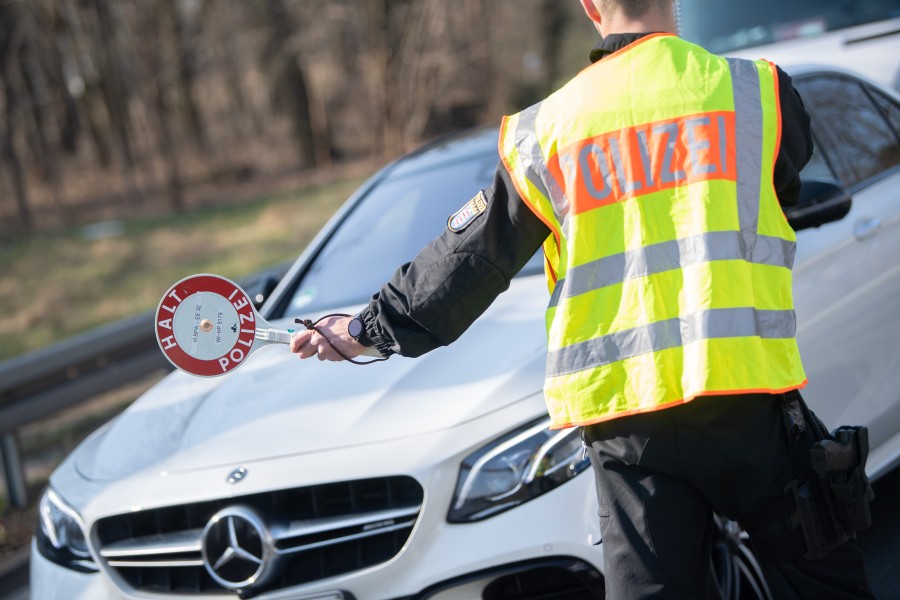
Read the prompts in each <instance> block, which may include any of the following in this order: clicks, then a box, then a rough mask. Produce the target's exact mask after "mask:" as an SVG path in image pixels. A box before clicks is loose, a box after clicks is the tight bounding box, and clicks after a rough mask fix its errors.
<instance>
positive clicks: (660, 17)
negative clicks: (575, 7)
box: [581, 0, 676, 36]
mask: <svg viewBox="0 0 900 600" xmlns="http://www.w3.org/2000/svg"><path fill="white" fill-rule="evenodd" d="M581 5H582V7H584V12H585V13H586V14H587V16H588V18H589V19H590V20H591V21H593V23H594V26H595V27H596V28H597V31H599V32H600V35H602V36H607V35H609V34H611V33H648V32H651V31H667V32H671V33H676V25H675V6H674V5H675V0H581Z"/></svg>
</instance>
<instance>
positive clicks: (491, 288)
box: [360, 34, 812, 356]
mask: <svg viewBox="0 0 900 600" xmlns="http://www.w3.org/2000/svg"><path fill="white" fill-rule="evenodd" d="M644 35H646V34H614V35H610V36H607V37H606V38H604V39H603V40H602V41H601V42H600V44H599V45H598V46H597V47H596V48H595V49H594V50H593V51H592V52H591V61H592V62H596V61H598V60H601V59H602V58H603V57H604V56H606V55H607V54H610V53H612V52H615V51H616V50H619V49H621V48H623V47H625V46H626V45H628V44H630V43H632V42H634V41H636V40H637V39H639V38H641V37H643V36H644ZM778 77H779V90H780V101H781V113H782V140H781V148H780V152H779V154H778V157H777V159H776V162H775V176H774V179H775V189H776V191H777V193H778V198H779V201H780V202H781V204H782V206H785V207H787V206H792V205H794V204H796V202H797V200H798V198H799V195H800V175H799V173H800V169H802V168H803V165H805V164H806V162H807V161H808V160H809V157H810V155H811V154H812V138H811V136H810V132H809V116H808V115H807V113H806V110H805V109H804V108H803V103H802V101H801V100H800V96H799V95H798V94H797V92H796V91H795V90H794V88H793V85H792V84H791V78H790V76H788V75H787V74H786V73H785V72H784V71H782V70H781V69H778ZM473 192H474V190H473ZM484 194H485V197H486V199H487V209H486V210H485V211H484V212H482V213H481V214H480V215H478V217H476V220H475V221H473V222H472V223H471V224H470V225H468V226H467V227H466V228H465V229H463V230H462V231H461V232H459V233H455V232H453V231H450V230H449V229H445V230H444V232H443V233H442V234H441V235H440V236H438V237H437V238H436V239H434V240H433V241H432V242H430V243H429V244H428V245H427V246H425V248H423V249H422V251H421V252H419V254H418V255H417V256H416V257H415V258H414V259H413V260H412V262H410V263H407V264H405V265H403V266H402V267H400V268H399V269H397V271H396V272H395V273H394V275H393V277H392V278H391V280H390V281H389V282H388V283H386V284H385V285H384V286H383V287H382V288H381V290H379V291H378V293H377V294H375V295H374V296H373V297H372V300H371V301H370V302H369V305H368V306H367V307H366V308H365V309H364V310H363V311H362V313H360V317H361V318H362V320H363V322H364V323H365V326H366V335H367V336H368V337H369V339H370V340H371V341H372V343H373V344H374V345H375V347H376V348H378V350H379V351H381V353H382V354H384V355H385V356H387V355H390V354H394V353H396V354H401V355H403V356H419V355H421V354H424V353H426V352H428V351H429V350H433V349H434V348H437V347H439V346H445V345H447V344H449V343H451V342H453V341H454V340H456V339H457V338H458V337H459V336H460V335H462V333H463V332H464V331H465V330H466V329H467V328H468V327H469V326H470V325H471V324H472V323H473V322H474V321H475V319H477V318H478V317H479V315H481V313H483V312H484V310H485V309H487V307H488V306H489V305H490V304H491V303H492V302H493V301H494V299H495V298H496V297H497V296H498V295H499V294H500V293H501V292H503V291H504V290H506V288H507V287H509V282H510V280H511V279H512V278H513V276H515V274H516V273H517V272H518V271H519V269H521V268H522V267H523V266H524V265H525V263H526V262H528V259H529V258H531V256H532V255H533V254H534V253H535V252H536V251H537V249H538V248H539V247H540V246H541V243H542V242H543V241H544V240H545V239H546V238H547V236H548V235H550V230H549V229H548V227H547V226H546V225H545V224H544V223H543V222H542V221H540V220H539V219H538V218H537V216H535V214H534V213H532V212H531V210H530V209H529V208H528V206H527V205H526V204H525V202H524V201H523V200H522V199H521V198H520V197H519V195H518V192H517V191H516V189H515V187H513V184H512V180H511V179H510V177H509V174H508V173H507V172H506V169H505V168H504V167H503V165H502V164H499V165H498V167H497V171H496V174H495V175H494V181H493V183H492V185H491V187H490V188H488V189H486V190H484ZM465 201H466V198H460V206H462V205H463V203H465Z"/></svg>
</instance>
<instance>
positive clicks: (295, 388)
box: [74, 276, 547, 481]
mask: <svg viewBox="0 0 900 600" xmlns="http://www.w3.org/2000/svg"><path fill="white" fill-rule="evenodd" d="M546 303H547V288H546V286H545V284H544V281H543V277H541V276H529V277H521V278H518V279H516V280H514V281H513V283H512V285H511V287H510V289H509V290H508V291H507V292H505V293H504V294H502V295H501V296H500V297H499V298H498V300H497V301H496V302H495V303H494V305H493V306H492V307H491V308H490V309H489V310H488V312H487V313H486V314H485V315H484V316H482V317H481V318H480V319H479V320H478V321H477V322H476V323H475V324H474V325H473V326H472V327H471V328H470V329H469V330H468V331H467V332H466V333H465V334H464V335H463V336H462V337H461V338H460V339H459V340H458V341H457V342H455V343H454V344H453V345H452V346H449V347H446V348H440V349H438V350H435V351H433V352H431V353H429V354H427V355H425V356H423V357H420V358H417V359H409V358H403V357H400V356H394V357H391V359H390V360H389V361H387V362H384V363H377V364H373V365H370V366H365V367H362V366H357V365H352V364H350V363H321V362H319V361H316V360H307V361H300V360H299V359H297V358H296V357H295V356H294V355H292V354H291V353H290V352H289V351H288V349H287V348H286V347H285V346H280V345H276V346H268V347H264V348H262V349H260V350H259V351H257V352H255V353H254V354H253V355H252V356H251V357H249V358H248V359H247V363H246V364H244V365H242V366H241V367H240V368H239V369H237V370H236V371H233V372H231V373H229V374H227V375H224V376H222V377H217V378H198V377H193V376H190V375H187V374H184V373H181V372H175V373H172V374H171V375H169V376H168V377H166V378H165V379H164V380H163V381H162V382H160V383H159V384H157V385H156V386H154V387H153V388H152V389H151V390H149V391H148V392H147V393H146V394H144V395H143V396H142V397H141V398H139V399H138V400H137V401H136V402H135V403H134V404H133V405H131V406H130V407H129V408H128V409H127V410H126V411H125V412H123V413H122V414H121V415H120V416H119V417H118V418H117V419H116V420H115V421H114V422H112V423H111V424H110V425H109V426H108V427H106V428H105V429H104V430H103V431H102V432H100V433H98V434H97V435H95V436H93V437H92V438H90V439H89V441H88V442H86V443H85V444H84V445H82V447H81V448H79V450H78V451H77V453H76V456H75V457H74V458H75V466H76V468H77V470H78V472H79V473H80V475H81V476H82V477H85V478H87V479H90V480H94V481H111V480H115V479H120V478H123V477H126V476H129V475H131V474H135V473H138V472H150V473H155V474H159V473H171V474H174V473H177V472H184V471H190V470H197V469H203V468H208V467H221V466H229V465H231V466H233V465H235V464H244V463H248V462H253V461H258V460H265V459H267V458H275V457H286V456H290V455H296V454H304V453H315V452H321V451H325V450H329V449H334V448H339V447H340V448H346V447H348V446H364V445H366V444H371V443H375V442H379V441H384V440H392V439H398V438H401V437H405V436H415V435H421V434H423V433H427V432H430V431H440V430H445V429H449V428H452V427H455V426H457V425H459V424H462V423H465V422H467V421H471V420H473V419H477V418H479V417H481V416H483V415H485V414H487V413H490V412H494V411H497V410H501V409H502V408H503V407H504V406H508V405H511V404H513V403H515V402H518V401H519V400H521V399H522V398H524V397H527V396H530V395H533V394H535V393H537V392H539V391H540V388H541V384H542V382H543V372H544V360H545V356H546V335H545V332H544V325H543V319H542V315H543V309H544V307H545V306H546ZM348 312H350V311H348Z"/></svg>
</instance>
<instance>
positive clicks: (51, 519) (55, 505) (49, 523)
mask: <svg viewBox="0 0 900 600" xmlns="http://www.w3.org/2000/svg"><path fill="white" fill-rule="evenodd" d="M39 510H40V526H39V527H38V533H37V547H38V550H39V551H40V553H41V554H42V555H43V556H44V558H46V559H47V560H50V561H52V562H55V563H56V564H58V565H61V566H63V567H67V568H69V569H74V570H76V571H81V572H82V573H94V572H96V571H97V564H96V563H95V562H94V560H93V559H92V558H91V553H90V551H89V550H88V545H87V539H86V538H85V535H84V526H83V525H82V523H81V517H79V516H78V513H76V512H75V510H74V509H72V507H70V506H69V505H67V504H66V503H65V502H63V501H62V499H61V498H60V497H59V496H58V495H57V494H56V492H54V491H53V490H52V489H50V488H47V489H46V490H45V491H44V495H43V496H41V502H40V505H39Z"/></svg>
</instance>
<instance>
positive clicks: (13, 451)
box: [0, 431, 28, 508]
mask: <svg viewBox="0 0 900 600" xmlns="http://www.w3.org/2000/svg"><path fill="white" fill-rule="evenodd" d="M0 458H2V459H3V473H4V475H5V479H6V493H7V494H8V495H9V502H10V504H12V505H13V506H15V507H16V508H25V507H26V506H28V489H27V488H26V487H25V470H24V469H23V468H22V457H21V455H20V454H19V438H18V436H16V432H15V431H5V432H3V433H2V434H0Z"/></svg>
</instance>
